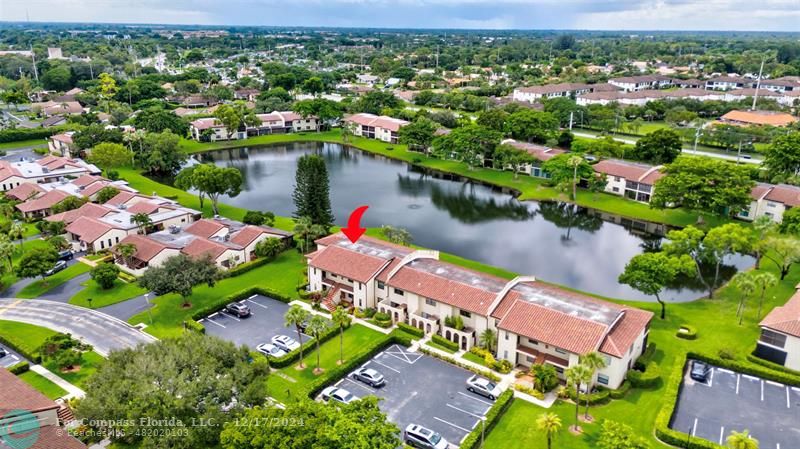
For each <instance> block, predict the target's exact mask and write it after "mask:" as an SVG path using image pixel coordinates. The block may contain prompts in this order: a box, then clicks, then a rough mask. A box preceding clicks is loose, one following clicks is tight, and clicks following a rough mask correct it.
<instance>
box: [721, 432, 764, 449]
mask: <svg viewBox="0 0 800 449" xmlns="http://www.w3.org/2000/svg"><path fill="white" fill-rule="evenodd" d="M725 444H726V445H727V446H728V447H729V448H731V449H758V440H757V439H755V438H753V437H752V436H750V431H748V430H743V431H741V432H737V431H735V430H733V431H731V434H730V435H728V437H727V438H725Z"/></svg>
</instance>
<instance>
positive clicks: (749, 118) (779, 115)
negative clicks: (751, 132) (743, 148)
mask: <svg viewBox="0 0 800 449" xmlns="http://www.w3.org/2000/svg"><path fill="white" fill-rule="evenodd" d="M798 120H800V119H798V118H797V117H795V116H793V115H792V114H787V113H786V112H778V111H741V110H734V111H730V112H728V113H726V114H725V115H723V116H722V117H720V118H719V122H720V123H724V124H728V125H737V126H751V125H756V126H762V125H768V126H789V125H791V124H792V123H795V122H797V121H798Z"/></svg>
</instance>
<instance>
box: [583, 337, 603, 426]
mask: <svg viewBox="0 0 800 449" xmlns="http://www.w3.org/2000/svg"><path fill="white" fill-rule="evenodd" d="M580 363H581V365H583V366H585V367H587V368H589V372H590V375H589V381H588V382H587V384H586V390H587V391H586V411H585V412H584V414H583V417H584V419H586V420H587V421H588V420H589V419H590V416H589V391H588V390H589V384H591V383H592V381H593V380H594V376H595V374H597V371H599V370H601V369H603V368H605V367H606V359H605V357H603V356H602V355H600V354H599V353H597V352H594V351H593V352H589V353H587V354H584V355H582V356H581V358H580Z"/></svg>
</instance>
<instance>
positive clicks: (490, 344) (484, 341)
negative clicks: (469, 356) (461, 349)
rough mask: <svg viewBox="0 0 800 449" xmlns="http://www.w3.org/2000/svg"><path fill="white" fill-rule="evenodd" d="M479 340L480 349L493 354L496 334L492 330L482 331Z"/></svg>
mask: <svg viewBox="0 0 800 449" xmlns="http://www.w3.org/2000/svg"><path fill="white" fill-rule="evenodd" d="M479 339H480V344H481V347H483V349H486V350H487V351H489V352H491V353H493V354H494V352H495V347H496V346H497V332H495V331H494V330H493V329H488V328H487V329H484V331H483V332H481V335H480V337H479Z"/></svg>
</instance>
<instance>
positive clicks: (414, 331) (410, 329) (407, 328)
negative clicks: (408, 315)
mask: <svg viewBox="0 0 800 449" xmlns="http://www.w3.org/2000/svg"><path fill="white" fill-rule="evenodd" d="M397 327H398V328H399V329H400V330H402V331H403V332H405V333H407V334H411V335H413V336H415V337H418V338H422V337H424V336H425V331H423V330H422V329H420V328H418V327H414V326H411V325H408V324H406V323H397Z"/></svg>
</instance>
